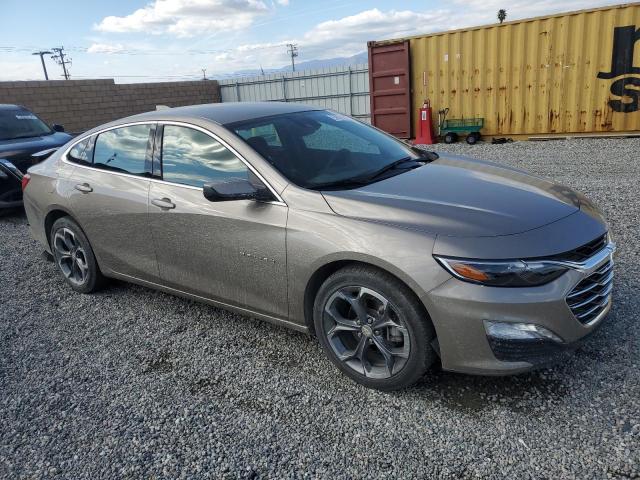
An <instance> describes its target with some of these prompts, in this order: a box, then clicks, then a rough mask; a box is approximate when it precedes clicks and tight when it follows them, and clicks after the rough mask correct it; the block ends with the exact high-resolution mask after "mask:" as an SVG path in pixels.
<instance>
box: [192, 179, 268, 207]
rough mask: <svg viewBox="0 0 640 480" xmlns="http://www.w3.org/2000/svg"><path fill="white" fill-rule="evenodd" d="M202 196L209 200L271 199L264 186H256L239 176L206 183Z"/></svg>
mask: <svg viewBox="0 0 640 480" xmlns="http://www.w3.org/2000/svg"><path fill="white" fill-rule="evenodd" d="M202 193H203V194H204V198H206V199H207V200H209V201H211V202H225V201H229V200H271V195H269V193H268V192H267V191H266V189H264V188H256V187H255V185H253V184H252V183H251V182H250V181H248V180H244V179H241V178H231V179H229V180H219V181H217V182H211V183H207V184H205V185H204V187H202Z"/></svg>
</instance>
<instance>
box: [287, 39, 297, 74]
mask: <svg viewBox="0 0 640 480" xmlns="http://www.w3.org/2000/svg"><path fill="white" fill-rule="evenodd" d="M287 47H288V48H287V53H288V54H289V55H291V71H292V72H295V71H296V62H295V60H294V58H296V57H297V56H298V44H296V43H287Z"/></svg>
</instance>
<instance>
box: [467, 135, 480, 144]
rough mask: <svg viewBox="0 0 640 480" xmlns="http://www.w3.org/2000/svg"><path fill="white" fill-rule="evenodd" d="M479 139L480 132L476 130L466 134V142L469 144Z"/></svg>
mask: <svg viewBox="0 0 640 480" xmlns="http://www.w3.org/2000/svg"><path fill="white" fill-rule="evenodd" d="M478 140H480V134H479V133H478V132H471V133H470V134H469V135H467V143H468V144H469V145H475V144H476V143H478Z"/></svg>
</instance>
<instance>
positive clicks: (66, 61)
mask: <svg viewBox="0 0 640 480" xmlns="http://www.w3.org/2000/svg"><path fill="white" fill-rule="evenodd" d="M51 50H53V51H54V52H55V53H57V55H53V56H52V57H51V59H52V60H54V61H55V62H56V63H57V64H58V65H62V71H63V72H64V79H65V80H69V76H70V75H69V71H68V70H67V65H69V66H71V59H70V58H69V57H67V58H65V56H64V47H55V48H52V49H51Z"/></svg>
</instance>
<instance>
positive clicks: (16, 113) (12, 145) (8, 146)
mask: <svg viewBox="0 0 640 480" xmlns="http://www.w3.org/2000/svg"><path fill="white" fill-rule="evenodd" d="M71 138H73V137H72V136H71V135H69V134H67V133H64V128H63V127H62V126H61V125H55V124H54V125H51V126H49V125H47V124H46V123H45V122H44V121H42V120H41V119H40V118H38V116H37V115H35V114H34V113H33V112H31V111H29V110H27V109H26V108H24V107H21V106H20V105H7V104H0V212H1V211H4V210H6V209H10V208H16V207H20V206H21V205H22V189H21V188H20V182H21V179H22V174H23V173H25V172H26V171H27V169H28V168H29V167H30V166H32V165H35V164H36V163H38V162H41V161H42V160H44V159H46V158H47V157H48V156H49V155H51V154H52V153H53V152H55V151H56V150H57V149H58V148H59V147H61V146H62V145H64V144H65V143H67V142H68V141H69V140H71Z"/></svg>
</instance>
